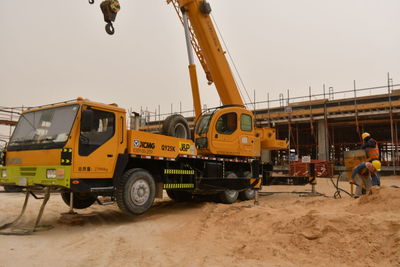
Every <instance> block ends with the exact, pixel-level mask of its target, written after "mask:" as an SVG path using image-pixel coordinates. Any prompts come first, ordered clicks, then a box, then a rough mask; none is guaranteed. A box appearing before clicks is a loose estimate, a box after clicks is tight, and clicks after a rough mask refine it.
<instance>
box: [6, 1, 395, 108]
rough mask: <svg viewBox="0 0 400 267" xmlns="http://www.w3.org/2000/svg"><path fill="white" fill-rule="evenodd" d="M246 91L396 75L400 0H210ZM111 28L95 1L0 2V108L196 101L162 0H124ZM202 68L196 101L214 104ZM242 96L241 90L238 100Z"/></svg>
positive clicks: (345, 84) (262, 94) (373, 81)
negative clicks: (85, 101)
mask: <svg viewBox="0 0 400 267" xmlns="http://www.w3.org/2000/svg"><path fill="white" fill-rule="evenodd" d="M209 2H210V4H211V6H212V8H213V16H214V18H215V19H216V21H217V23H218V26H219V28H220V30H221V31H222V34H223V37H224V39H225V41H226V43H227V45H228V48H229V50H230V52H231V54H232V56H233V57H234V59H235V63H236V64H237V66H238V69H239V72H240V74H241V76H242V78H243V80H244V82H245V84H246V87H247V89H248V90H249V93H250V95H251V96H253V90H255V91H256V95H257V100H261V99H266V95H267V93H268V92H269V93H270V98H274V99H276V98H278V95H279V93H284V94H285V96H286V90H287V89H290V92H291V95H306V94H308V87H309V86H312V90H313V91H314V92H322V84H324V83H325V84H326V85H327V86H333V87H334V88H335V90H336V91H339V90H345V89H351V88H352V87H353V80H356V81H357V85H358V86H359V87H369V86H376V85H384V84H385V83H386V75H387V72H390V74H391V76H392V77H393V79H394V82H395V83H396V82H397V81H399V80H400V49H399V47H400V28H399V25H400V16H399V11H400V1H399V0H335V1H332V0H331V1H328V0H302V1H299V0H279V1H278V0H253V1H252V0H246V1H243V0H209ZM120 3H121V7H122V9H121V12H120V13H119V14H118V17H117V20H116V22H115V24H114V25H115V28H116V34H115V35H114V36H109V35H107V34H106V33H105V31H104V25H105V23H104V22H103V18H102V14H101V11H100V8H99V4H100V1H99V0H96V3H95V4H94V5H89V4H88V2H87V0H81V1H78V0H41V1H32V0H21V1H1V7H0V25H1V27H0V38H1V39H0V62H1V63H0V90H1V97H0V106H21V105H24V106H34V105H40V104H47V103H52V102H59V101H63V100H68V99H73V98H76V97H78V96H83V97H86V98H89V99H91V100H94V101H98V102H104V103H113V102H114V103H118V104H119V106H122V107H125V108H131V107H132V108H133V109H134V110H139V109H140V107H141V106H142V107H143V108H145V107H148V108H149V109H150V110H153V111H154V110H155V109H156V108H157V107H158V105H161V112H169V111H170V107H171V103H173V105H174V110H175V111H177V110H178V108H179V101H182V105H183V109H184V110H189V109H192V98H191V90H190V84H189V78H188V71H187V54H186V48H185V42H184V34H183V27H182V26H181V25H180V22H179V21H178V18H177V16H176V14H175V11H174V9H173V7H172V6H168V5H167V4H166V2H165V1H164V0H144V1H139V0H129V1H128V0H120ZM198 75H199V77H200V78H201V80H200V86H201V97H202V102H203V104H207V105H208V106H209V107H210V106H216V105H219V99H218V96H217V94H216V92H215V89H214V88H212V87H209V86H207V85H206V82H205V79H204V78H203V77H204V75H203V72H202V69H201V67H200V65H198ZM246 101H247V100H246Z"/></svg>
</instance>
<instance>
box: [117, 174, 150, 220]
mask: <svg viewBox="0 0 400 267" xmlns="http://www.w3.org/2000/svg"><path fill="white" fill-rule="evenodd" d="M155 194H156V185H155V182H154V178H153V177H152V176H151V174H150V173H149V172H148V171H146V170H143V169H130V170H128V171H126V172H125V173H124V175H123V176H122V177H121V178H120V179H119V180H118V184H117V188H116V198H117V204H118V207H119V208H120V209H121V210H122V211H123V212H126V213H129V214H132V215H139V214H142V213H144V212H145V211H147V210H148V209H149V208H150V207H151V206H152V205H153V201H154V198H155Z"/></svg>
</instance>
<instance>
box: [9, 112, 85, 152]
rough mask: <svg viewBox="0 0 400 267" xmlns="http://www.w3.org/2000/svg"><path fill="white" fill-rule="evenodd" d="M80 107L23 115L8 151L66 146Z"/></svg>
mask: <svg viewBox="0 0 400 267" xmlns="http://www.w3.org/2000/svg"><path fill="white" fill-rule="evenodd" d="M78 109H79V105H69V106H63V107H57V108H48V109H42V110H36V111H31V112H27V113H23V114H22V115H21V117H20V118H19V121H18V123H17V126H16V127H15V130H14V133H13V135H12V137H11V140H10V143H9V144H8V147H7V150H8V151H15V150H33V149H49V148H61V147H63V146H64V145H65V143H66V142H67V140H68V136H69V134H70V131H71V128H72V124H73V123H74V120H75V117H76V114H77V111H78Z"/></svg>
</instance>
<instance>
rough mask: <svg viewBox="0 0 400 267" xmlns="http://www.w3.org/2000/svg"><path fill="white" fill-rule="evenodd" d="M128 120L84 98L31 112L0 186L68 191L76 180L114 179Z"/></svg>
mask: <svg viewBox="0 0 400 267" xmlns="http://www.w3.org/2000/svg"><path fill="white" fill-rule="evenodd" d="M125 121H126V119H125V110H124V109H122V108H118V107H116V106H112V105H104V104H99V103H95V102H90V101H88V100H85V99H82V98H78V99H77V100H75V101H71V102H65V103H60V104H55V105H49V106H43V107H38V108H34V109H30V110H27V111H25V112H23V113H22V114H21V116H20V119H19V121H18V124H17V126H16V128H15V130H14V132H13V135H12V137H11V139H10V142H9V144H8V146H7V152H6V156H5V163H6V168H5V167H4V168H2V175H1V178H0V182H1V183H6V184H7V183H11V184H16V185H19V186H34V185H53V186H62V187H66V188H69V187H70V178H71V177H75V178H92V179H99V178H112V177H113V174H114V168H115V164H116V158H117V155H118V153H123V152H124V150H125V147H126V134H125V133H124V132H125ZM72 159H73V160H72Z"/></svg>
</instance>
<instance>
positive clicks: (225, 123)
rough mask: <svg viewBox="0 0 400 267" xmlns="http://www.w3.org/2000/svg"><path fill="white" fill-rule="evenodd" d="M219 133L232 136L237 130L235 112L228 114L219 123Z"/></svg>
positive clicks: (220, 118)
mask: <svg viewBox="0 0 400 267" xmlns="http://www.w3.org/2000/svg"><path fill="white" fill-rule="evenodd" d="M216 128H217V132H218V133H220V134H231V133H233V132H234V131H236V128H237V115H236V113H235V112H231V113H226V114H224V115H222V116H221V117H219V119H218V121H217V125H216Z"/></svg>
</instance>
